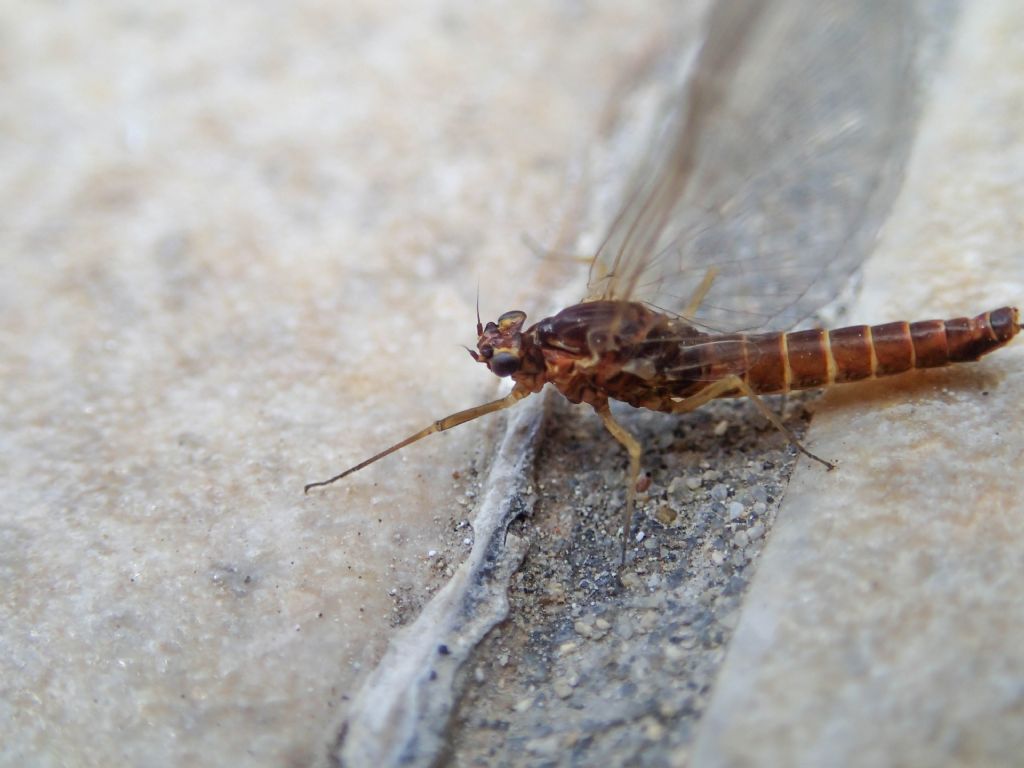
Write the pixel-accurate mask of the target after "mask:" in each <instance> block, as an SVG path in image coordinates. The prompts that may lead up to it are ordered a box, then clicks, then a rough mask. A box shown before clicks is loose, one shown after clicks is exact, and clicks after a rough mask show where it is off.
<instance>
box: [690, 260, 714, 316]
mask: <svg viewBox="0 0 1024 768" xmlns="http://www.w3.org/2000/svg"><path fill="white" fill-rule="evenodd" d="M717 275H718V270H717V269H715V268H714V267H710V268H708V271H707V272H705V273H704V279H703V280H701V281H700V285H698V286H697V290H695V291H694V292H693V296H691V297H690V302H689V303H688V304H687V305H686V307H685V308H684V309H683V313H682V314H683V317H693V316H694V315H696V314H697V310H698V309H700V305H701V304H703V303H704V299H706V298H707V295H708V291H710V290H711V284H712V283H713V282H715V277H716V276H717Z"/></svg>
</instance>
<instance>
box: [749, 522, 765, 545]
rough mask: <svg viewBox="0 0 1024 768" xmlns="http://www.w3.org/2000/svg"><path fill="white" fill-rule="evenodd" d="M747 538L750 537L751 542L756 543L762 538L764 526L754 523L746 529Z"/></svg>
mask: <svg viewBox="0 0 1024 768" xmlns="http://www.w3.org/2000/svg"><path fill="white" fill-rule="evenodd" d="M747 536H749V537H750V540H751V541H757V540H758V539H760V538H761V537H762V536H764V525H763V524H761V523H754V524H753V525H752V526H750V528H748V529H747Z"/></svg>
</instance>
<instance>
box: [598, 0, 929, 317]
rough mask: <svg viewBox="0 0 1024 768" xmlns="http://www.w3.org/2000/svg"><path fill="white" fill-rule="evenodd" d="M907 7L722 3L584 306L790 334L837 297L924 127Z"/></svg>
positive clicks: (830, 1)
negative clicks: (633, 307)
mask: <svg viewBox="0 0 1024 768" xmlns="http://www.w3.org/2000/svg"><path fill="white" fill-rule="evenodd" d="M912 16H913V14H912V6H911V4H910V3H909V2H902V1H900V2H881V1H878V2H875V1H874V0H872V2H866V3H858V2H849V1H848V0H825V1H822V0H772V1H766V0H722V1H721V2H719V3H717V4H716V5H715V6H714V8H713V9H712V10H711V12H710V14H709V19H708V26H707V32H706V36H705V39H704V42H703V44H702V47H701V50H700V52H699V53H698V56H697V59H696V61H695V63H694V67H693V71H692V74H691V76H690V78H689V80H688V83H687V86H686V89H685V92H684V94H683V96H682V98H681V99H679V112H678V115H677V117H676V118H675V119H674V120H673V121H671V123H670V126H669V128H668V131H667V133H666V136H665V138H664V139H663V140H662V141H660V142H658V143H659V144H660V145H661V146H662V147H663V149H661V150H660V151H657V152H654V153H652V155H651V158H650V159H649V160H648V161H647V163H646V164H645V165H644V166H642V167H641V168H640V169H639V173H638V176H637V178H636V181H635V183H634V185H633V191H632V193H631V194H630V195H629V196H628V199H627V201H626V203H625V205H624V206H623V208H622V211H621V213H620V214H619V216H618V217H617V219H616V220H615V221H614V223H613V225H612V227H611V229H610V231H609V233H608V235H607V237H606V239H605V241H604V243H603V244H602V246H601V248H600V249H599V251H598V253H597V255H596V257H595V259H594V262H593V264H592V265H591V272H590V285H589V297H590V298H594V299H596V298H605V299H630V300H634V301H646V302H648V303H649V304H651V305H653V306H655V307H657V308H660V309H662V310H666V311H670V312H675V313H683V312H684V310H685V308H686V307H687V306H688V305H689V304H690V302H691V299H692V298H693V297H694V295H695V293H696V292H698V288H699V286H700V284H701V282H702V281H703V280H704V279H705V277H706V275H707V274H708V270H709V269H710V268H711V267H714V269H715V277H714V279H713V281H712V282H711V284H710V288H709V290H708V292H707V294H706V295H705V296H704V298H703V300H702V301H701V303H700V305H699V309H698V310H697V311H696V312H695V313H694V314H693V315H691V317H692V319H693V320H694V322H696V323H698V324H701V325H704V326H706V327H708V328H710V329H714V330H718V331H736V330H749V329H754V328H765V329H782V328H787V327H790V326H792V325H793V324H795V323H796V322H798V321H799V320H800V319H801V318H803V317H806V316H807V315H808V314H810V313H812V312H813V311H814V310H815V309H817V308H819V307H820V306H821V305H823V304H824V303H826V302H827V301H828V300H829V299H831V298H833V297H834V295H835V293H836V292H837V290H838V286H840V285H841V283H842V281H843V280H844V279H845V277H847V276H848V275H849V274H850V273H851V272H852V270H853V269H854V268H855V267H856V266H857V264H858V263H859V262H860V261H861V260H862V258H863V257H864V256H865V254H866V253H867V252H868V251H869V250H870V247H871V245H872V243H873V240H874V237H875V235H876V233H877V230H878V228H879V226H880V225H881V223H882V221H883V220H884V215H885V213H886V212H887V210H888V207H889V205H890V204H891V202H892V199H893V197H894V196H895V192H896V191H897V189H898V186H899V181H900V178H901V175H902V169H903V165H904V162H905V158H906V156H907V154H908V148H909V144H910V139H911V136H912V132H913V127H914V121H915V117H916V111H917V110H916V108H915V106H914V105H915V102H916V97H917V90H918V89H917V86H916V82H915V77H914V76H913V73H914V67H913V66H912V65H913V61H912V54H913V49H914V45H913V43H914V41H913V39H912V35H911V30H912V28H913V21H914V19H913V18H911V17H912Z"/></svg>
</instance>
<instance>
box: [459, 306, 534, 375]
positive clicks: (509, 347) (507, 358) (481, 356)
mask: <svg viewBox="0 0 1024 768" xmlns="http://www.w3.org/2000/svg"><path fill="white" fill-rule="evenodd" d="M525 322H526V313H525V312H520V311H519V310H518V309H516V310H512V311H511V312H506V313H505V314H503V315H502V316H501V317H499V318H498V322H497V323H487V325H485V326H483V328H480V326H479V323H478V324H477V328H478V330H479V334H480V338H479V339H477V342H476V350H475V351H474V350H472V349H471V350H469V354H470V355H471V356H472V357H473V359H474V360H476V361H477V362H478V363H484V364H485V365H486V366H487V367H488V368H490V369H491V372H492V373H494V374H495V375H496V376H511V375H512V374H514V373H517V372H518V371H519V369H520V368H521V367H522V365H523V323H525Z"/></svg>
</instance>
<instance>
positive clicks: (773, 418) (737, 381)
mask: <svg viewBox="0 0 1024 768" xmlns="http://www.w3.org/2000/svg"><path fill="white" fill-rule="evenodd" d="M736 392H739V393H740V394H741V395H743V396H744V397H747V398H748V399H750V401H751V402H753V403H754V406H755V407H756V408H757V410H758V411H760V412H761V415H762V416H764V417H765V418H766V419H768V421H770V422H771V423H772V426H774V427H775V428H776V429H778V430H779V431H780V432H782V434H784V435H785V436H786V439H787V440H789V442H790V443H792V444H793V446H794V447H795V448H796V449H797V450H798V451H800V453H802V454H804V456H807V457H808V458H810V459H814V460H815V461H817V462H818V463H819V464H824V465H825V467H827V468H828V469H835V466H836V465H835V464H833V463H832V462H830V461H825V459H823V458H821V457H820V456H815V455H814V454H813V453H811V452H810V451H809V450H807V449H806V448H805V447H804V445H803V443H801V442H800V441H799V440H798V439H797V436H796V435H794V434H793V432H792V430H790V428H789V427H787V426H786V425H785V424H783V423H782V419H780V418H779V417H778V415H776V413H775V412H774V411H773V410H772V409H771V408H769V407H768V405H767V404H766V403H765V401H764V400H763V399H761V397H760V396H759V395H758V394H757V393H756V392H755V391H754V390H752V389H751V388H750V385H749V384H747V382H745V381H744V380H743V379H741V378H740V377H739V376H736V375H735V374H733V375H731V376H726V377H725V378H723V379H719V380H718V381H715V382H712V383H711V384H709V385H708V386H706V387H704V389H702V390H701V391H700V392H698V393H697V394H695V395H691V396H690V397H686V398H683V399H682V400H680V401H678V402H677V403H675V404H674V405H673V407H672V413H689V412H690V411H693V410H696V409H697V408H700V407H701V406H702V405H704V404H706V403H709V402H710V401H712V400H714V399H716V398H719V397H723V396H727V395H731V394H735V393H736Z"/></svg>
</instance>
